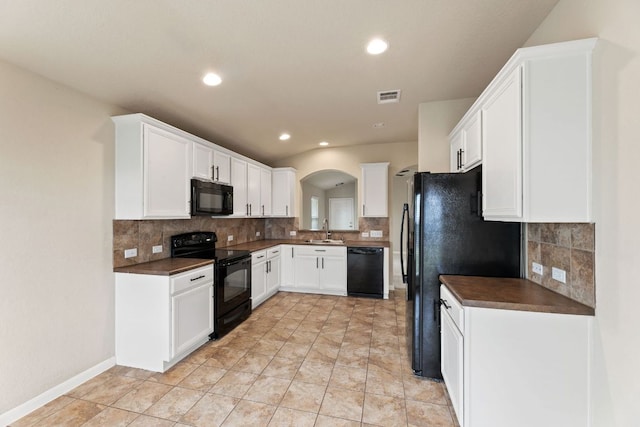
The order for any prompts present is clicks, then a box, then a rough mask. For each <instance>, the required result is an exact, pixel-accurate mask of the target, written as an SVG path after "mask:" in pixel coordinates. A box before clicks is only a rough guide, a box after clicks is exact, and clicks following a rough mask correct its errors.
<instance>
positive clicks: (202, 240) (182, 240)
mask: <svg viewBox="0 0 640 427" xmlns="http://www.w3.org/2000/svg"><path fill="white" fill-rule="evenodd" d="M217 241H218V237H217V236H216V233H214V232H213V231H196V232H192V233H184V234H178V235H176V236H171V258H203V259H213V260H216V262H222V261H225V262H228V261H234V260H237V259H241V258H245V257H247V256H249V255H250V254H251V252H249V251H245V250H238V249H216V242H217Z"/></svg>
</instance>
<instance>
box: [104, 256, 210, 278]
mask: <svg viewBox="0 0 640 427" xmlns="http://www.w3.org/2000/svg"><path fill="white" fill-rule="evenodd" d="M212 263H213V261H212V260H210V259H199V258H165V259H160V260H158V261H149V262H143V263H141V264H133V265H127V266H124V267H117V268H114V269H113V271H114V272H116V273H131V274H153V275H156V276H171V275H173V274H178V273H182V272H185V271H188V270H192V269H194V268H198V267H204V266H205V265H207V264H212Z"/></svg>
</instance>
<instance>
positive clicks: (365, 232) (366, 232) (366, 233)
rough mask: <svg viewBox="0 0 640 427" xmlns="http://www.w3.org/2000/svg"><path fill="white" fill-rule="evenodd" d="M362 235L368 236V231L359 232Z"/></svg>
mask: <svg viewBox="0 0 640 427" xmlns="http://www.w3.org/2000/svg"><path fill="white" fill-rule="evenodd" d="M360 235H361V236H362V237H369V232H368V231H363V232H362V234H360Z"/></svg>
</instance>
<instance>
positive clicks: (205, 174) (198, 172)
mask: <svg viewBox="0 0 640 427" xmlns="http://www.w3.org/2000/svg"><path fill="white" fill-rule="evenodd" d="M212 168H213V149H212V148H211V147H208V146H206V145H204V144H199V143H194V144H193V177H194V178H200V179H211V176H212V171H213V169H212Z"/></svg>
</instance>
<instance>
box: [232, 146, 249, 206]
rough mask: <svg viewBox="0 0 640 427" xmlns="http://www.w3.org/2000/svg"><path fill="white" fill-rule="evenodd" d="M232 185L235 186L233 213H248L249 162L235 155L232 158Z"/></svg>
mask: <svg viewBox="0 0 640 427" xmlns="http://www.w3.org/2000/svg"><path fill="white" fill-rule="evenodd" d="M231 185H232V186H233V214H234V215H236V216H246V215H248V214H249V208H248V204H247V162H245V161H244V160H240V159H237V158H235V157H232V158H231Z"/></svg>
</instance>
